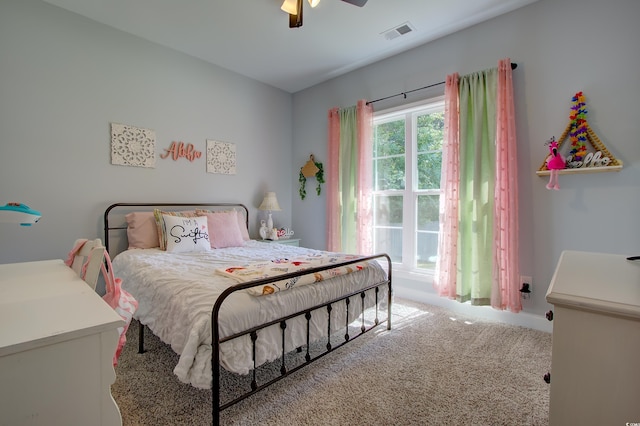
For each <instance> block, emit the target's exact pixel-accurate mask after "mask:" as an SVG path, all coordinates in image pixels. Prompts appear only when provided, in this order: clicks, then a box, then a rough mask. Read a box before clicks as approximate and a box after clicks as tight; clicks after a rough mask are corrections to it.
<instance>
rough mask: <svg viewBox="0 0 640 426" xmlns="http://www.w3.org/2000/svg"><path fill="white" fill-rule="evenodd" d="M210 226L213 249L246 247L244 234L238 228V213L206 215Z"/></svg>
mask: <svg viewBox="0 0 640 426" xmlns="http://www.w3.org/2000/svg"><path fill="white" fill-rule="evenodd" d="M200 214H203V213H200ZM203 217H206V218H207V223H208V224H209V239H210V240H211V248H225V247H240V246H243V245H244V240H243V239H242V233H241V232H240V228H239V227H238V214H237V212H236V211H234V210H232V211H228V212H216V213H204V216H203Z"/></svg>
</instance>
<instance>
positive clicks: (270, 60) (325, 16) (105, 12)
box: [44, 0, 537, 93]
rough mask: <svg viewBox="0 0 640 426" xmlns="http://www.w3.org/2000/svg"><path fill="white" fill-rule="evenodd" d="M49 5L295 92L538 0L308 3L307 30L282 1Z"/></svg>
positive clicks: (107, 0)
mask: <svg viewBox="0 0 640 426" xmlns="http://www.w3.org/2000/svg"><path fill="white" fill-rule="evenodd" d="M44 1H46V2H47V3H51V4H53V5H56V6H59V7H61V8H64V9H67V10H70V11H72V12H75V13H78V14H80V15H83V16H86V17H88V18H90V19H93V20H95V21H98V22H101V23H104V24H106V25H109V26H111V27H114V28H117V29H120V30H122V31H126V32H128V33H131V34H135V35H137V36H139V37H142V38H144V39H147V40H151V41H153V42H156V43H159V44H161V45H164V46H167V47H170V48H173V49H176V50H179V51H181V52H184V53H187V54H189V55H192V56H195V57H197V58H200V59H202V60H205V61H207V62H210V63H213V64H216V65H219V66H221V67H224V68H227V69H229V70H231V71H235V72H237V73H239V74H242V75H245V76H247V77H250V78H253V79H255V80H259V81H262V82H264V83H267V84H270V85H272V86H275V87H278V88H280V89H283V90H285V91H287V92H290V93H295V92H297V91H299V90H302V89H305V88H307V87H311V86H313V85H315V84H318V83H321V82H323V81H326V80H329V79H331V78H333V77H337V76H339V75H342V74H344V73H347V72H349V71H352V70H354V69H356V68H359V67H362V66H364V65H368V64H370V63H373V62H376V61H378V60H381V59H383V58H386V57H389V56H392V55H395V54H397V53H400V52H403V51H406V50H409V49H411V48H413V47H416V46H418V45H421V44H424V43H426V42H428V41H431V40H434V39H437V38H439V37H442V36H444V35H447V34H450V33H453V32H455V31H458V30H461V29H463V28H467V27H469V26H472V25H475V24H477V23H479V22H482V21H485V20H487V19H490V18H493V17H495V16H498V15H501V14H503V13H507V12H510V11H512V10H514V9H517V8H519V7H522V6H525V5H527V4H530V3H533V2H535V1H537V0H369V2H368V3H367V4H366V5H365V6H364V7H362V8H360V7H357V6H353V5H351V4H348V3H345V2H343V1H341V0H321V2H320V4H319V5H318V6H317V7H316V8H314V9H312V8H311V7H310V6H309V3H308V2H307V0H304V5H303V7H304V11H303V26H302V27H300V28H289V18H288V15H287V14H286V13H285V12H282V11H281V10H280V6H281V4H282V0H44ZM405 23H409V25H410V26H412V27H413V28H414V29H415V31H412V32H410V33H408V34H406V35H404V36H401V37H396V38H394V39H393V40H388V39H387V38H386V37H385V36H384V35H383V33H384V32H386V31H387V30H390V29H392V28H395V27H397V26H400V25H402V24H405Z"/></svg>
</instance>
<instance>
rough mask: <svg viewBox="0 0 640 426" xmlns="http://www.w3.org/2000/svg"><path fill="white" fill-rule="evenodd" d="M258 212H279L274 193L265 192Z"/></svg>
mask: <svg viewBox="0 0 640 426" xmlns="http://www.w3.org/2000/svg"><path fill="white" fill-rule="evenodd" d="M258 209H259V210H269V211H275V212H277V211H280V210H282V209H281V208H280V205H279V204H278V198H276V193H275V192H267V193H266V194H265V196H264V200H262V204H260V207H258Z"/></svg>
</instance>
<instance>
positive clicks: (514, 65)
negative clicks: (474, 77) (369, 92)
mask: <svg viewBox="0 0 640 426" xmlns="http://www.w3.org/2000/svg"><path fill="white" fill-rule="evenodd" d="M516 68H518V64H516V63H514V62H511V69H512V70H515V69H516ZM444 83H446V81H441V82H440V83H433V84H430V85H428V86H424V87H420V88H418V89H413V90H408V91H406V92H402V93H396V94H395V95H391V96H386V97H384V98H380V99H376V100H375V101H368V102H367V105H369V104H373V103H375V102H380V101H385V100H387V99H391V98H395V97H396V96H404V98H405V99H407V94H408V93H413V92H417V91H418V90H424V89H429V88H431V87H435V86H440V85H441V84H444Z"/></svg>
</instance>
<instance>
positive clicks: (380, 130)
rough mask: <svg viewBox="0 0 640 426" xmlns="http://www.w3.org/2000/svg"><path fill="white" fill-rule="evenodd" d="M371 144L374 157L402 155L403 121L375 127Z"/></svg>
mask: <svg viewBox="0 0 640 426" xmlns="http://www.w3.org/2000/svg"><path fill="white" fill-rule="evenodd" d="M373 142H374V145H373V156H374V157H387V156H389V155H400V154H402V155H404V119H401V120H396V121H390V122H388V123H383V124H378V125H376V126H375V127H374V132H373Z"/></svg>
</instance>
